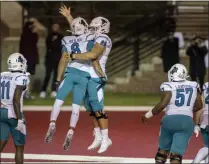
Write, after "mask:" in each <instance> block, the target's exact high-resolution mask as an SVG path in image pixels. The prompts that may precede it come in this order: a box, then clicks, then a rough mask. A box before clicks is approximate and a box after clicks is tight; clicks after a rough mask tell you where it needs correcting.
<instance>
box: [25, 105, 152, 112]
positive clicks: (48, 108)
mask: <svg viewBox="0 0 209 164" xmlns="http://www.w3.org/2000/svg"><path fill="white" fill-rule="evenodd" d="M51 108H52V106H34V105H33V106H29V105H26V106H23V111H28V112H46V111H51ZM152 108H153V106H105V108H104V110H105V111H110V112H111V111H112V112H146V111H149V110H151V109H152ZM61 111H72V107H71V106H63V107H62V108H61ZM81 111H86V109H85V108H84V107H83V106H82V107H81Z"/></svg>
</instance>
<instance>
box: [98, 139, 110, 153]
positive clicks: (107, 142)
mask: <svg viewBox="0 0 209 164" xmlns="http://www.w3.org/2000/svg"><path fill="white" fill-rule="evenodd" d="M111 145H112V141H111V139H109V138H108V139H107V140H102V144H101V146H100V149H99V150H98V153H104V152H105V151H106V150H107V149H108V147H110V146H111Z"/></svg>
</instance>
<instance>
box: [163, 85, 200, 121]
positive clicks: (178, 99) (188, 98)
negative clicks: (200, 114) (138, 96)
mask: <svg viewBox="0 0 209 164" xmlns="http://www.w3.org/2000/svg"><path fill="white" fill-rule="evenodd" d="M198 89H199V84H197V83H196V82H193V81H183V82H165V83H163V84H162V85H161V90H162V91H171V92H172V97H171V100H170V103H169V105H168V106H167V107H166V114H167V115H176V114H182V115H188V116H191V117H193V107H194V104H195V101H196V98H197V91H198Z"/></svg>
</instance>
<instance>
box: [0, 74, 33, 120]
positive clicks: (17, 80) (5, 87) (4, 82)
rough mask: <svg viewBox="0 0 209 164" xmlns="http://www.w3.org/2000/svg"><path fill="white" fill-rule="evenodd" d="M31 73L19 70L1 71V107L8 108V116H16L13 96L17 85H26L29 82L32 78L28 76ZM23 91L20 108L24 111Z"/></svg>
mask: <svg viewBox="0 0 209 164" xmlns="http://www.w3.org/2000/svg"><path fill="white" fill-rule="evenodd" d="M28 75H29V73H25V74H24V73H19V72H13V73H12V72H2V73H1V108H6V109H8V117H9V118H16V114H15V111H14V107H13V97H14V93H15V89H16V86H19V85H20V86H26V88H27V85H28V84H29V82H30V80H29V77H28ZM24 93H25V91H24V92H23V93H22V96H21V99H20V103H21V108H20V110H21V111H22V112H23V109H22V107H23V95H24Z"/></svg>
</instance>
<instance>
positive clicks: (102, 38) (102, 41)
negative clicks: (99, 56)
mask: <svg viewBox="0 0 209 164" xmlns="http://www.w3.org/2000/svg"><path fill="white" fill-rule="evenodd" d="M95 42H96V43H99V44H100V45H102V46H104V47H106V46H107V43H108V42H109V39H108V38H107V37H105V36H98V37H97V38H96V39H95Z"/></svg>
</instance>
